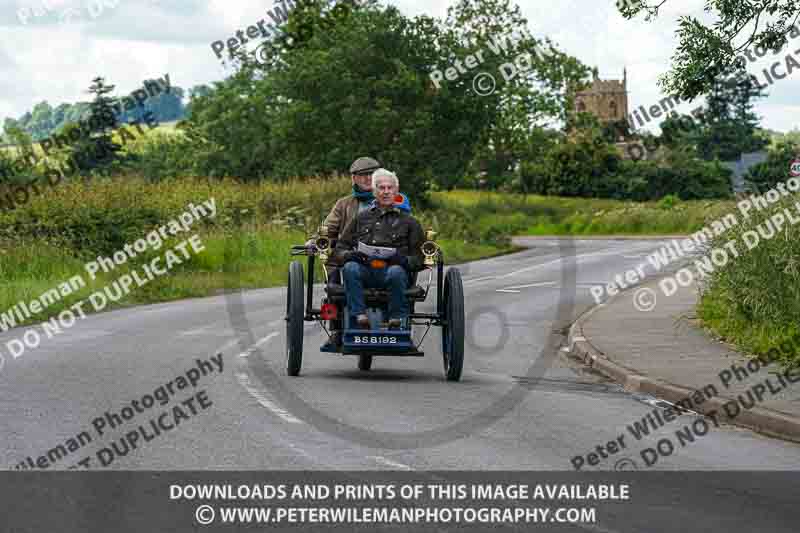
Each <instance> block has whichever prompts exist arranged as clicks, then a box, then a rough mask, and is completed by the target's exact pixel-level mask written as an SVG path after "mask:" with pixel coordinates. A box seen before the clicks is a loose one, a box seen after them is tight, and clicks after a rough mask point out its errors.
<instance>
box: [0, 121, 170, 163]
mask: <svg viewBox="0 0 800 533" xmlns="http://www.w3.org/2000/svg"><path fill="white" fill-rule="evenodd" d="M177 124H178V121H177V120H173V121H171V122H162V123H159V124H158V126H157V127H156V128H154V129H152V130H151V129H149V128H147V127H145V126H142V131H144V132H145V133H146V134H147V133H177V134H181V133H182V132H181V130H179V129H177V128H176V127H175V126H176V125H177ZM126 126H128V128H129V129H130V130H131V131H133V132H134V135H136V137H137V138H138V137H139V132H138V130H136V129H135V128H133V127H132V126H130V125H126ZM115 140H116V141H119V136H118V135H115ZM0 150H5V151H6V152H10V153H18V150H17V147H16V145H13V144H0ZM33 151H34V153H36V155H39V156H43V155H44V152H43V151H42V148H41V146H40V143H39V142H34V143H33Z"/></svg>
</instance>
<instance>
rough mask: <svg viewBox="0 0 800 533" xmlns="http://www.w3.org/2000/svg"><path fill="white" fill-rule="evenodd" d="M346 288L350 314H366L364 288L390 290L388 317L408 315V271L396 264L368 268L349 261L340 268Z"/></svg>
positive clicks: (404, 316)
mask: <svg viewBox="0 0 800 533" xmlns="http://www.w3.org/2000/svg"><path fill="white" fill-rule="evenodd" d="M342 277H343V278H344V284H345V288H346V297H347V308H348V309H349V310H350V313H351V315H352V316H357V315H360V314H366V310H367V306H366V305H365V303H364V288H365V287H366V288H373V289H384V288H387V287H388V288H389V289H390V290H391V297H390V298H389V318H406V317H408V300H407V299H406V295H405V291H406V289H407V288H408V273H406V271H405V269H404V268H403V267H401V266H398V265H393V266H390V267H388V268H369V267H365V266H364V265H362V264H360V263H356V262H355V261H349V262H348V263H346V264H345V265H344V268H343V269H342Z"/></svg>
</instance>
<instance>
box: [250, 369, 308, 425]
mask: <svg viewBox="0 0 800 533" xmlns="http://www.w3.org/2000/svg"><path fill="white" fill-rule="evenodd" d="M236 378H237V379H238V380H239V383H241V384H242V387H244V388H245V390H246V391H247V392H249V393H250V396H252V397H253V398H255V399H256V400H257V401H258V403H259V404H261V405H262V406H263V407H266V408H267V409H269V410H270V411H272V412H273V413H275V415H276V416H278V417H280V418H282V419H283V420H285V421H286V422H289V423H290V424H302V423H303V421H302V420H300V419H299V418H295V417H294V416H293V415H292V414H291V413H290V412H289V411H287V410H285V409H283V408H282V407H280V406H278V405H277V404H275V402H273V401H272V400H270V399H269V398H267V396H266V395H265V394H264V393H263V392H262V391H260V390H258V389H257V388H255V387H253V386H252V385H251V384H250V378H249V377H248V376H247V374H245V373H243V372H237V373H236Z"/></svg>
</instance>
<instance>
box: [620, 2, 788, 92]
mask: <svg viewBox="0 0 800 533" xmlns="http://www.w3.org/2000/svg"><path fill="white" fill-rule="evenodd" d="M667 1H668V0H658V1H657V3H655V4H651V3H650V2H647V1H643V0H619V1H618V2H617V7H618V8H619V10H620V12H621V13H622V15H623V16H624V17H625V18H628V19H631V18H633V17H636V16H638V15H640V14H644V15H645V20H647V21H651V20H654V19H655V18H657V17H658V12H659V9H660V8H661V7H662V6H663V5H664V4H665V3H666V2H667ZM673 3H674V2H673ZM705 4H706V7H705V11H706V12H709V13H711V18H713V19H714V22H713V23H712V24H711V25H706V24H705V23H703V22H701V21H700V20H698V19H697V18H695V17H689V16H682V17H680V18H679V27H678V30H677V37H678V41H679V44H678V49H677V51H676V53H675V55H674V56H673V59H672V69H671V70H670V72H668V73H667V74H665V75H664V76H662V78H661V80H660V81H661V86H662V89H663V91H664V93H665V94H676V95H678V96H680V98H681V99H682V100H692V99H694V98H696V97H697V96H699V95H701V94H703V93H707V92H709V91H710V90H711V89H712V87H713V86H714V84H715V83H716V81H717V79H718V78H720V77H722V76H724V75H725V73H726V72H730V71H731V70H732V69H734V68H735V67H736V66H737V65H738V63H739V62H740V60H739V59H738V55H739V53H741V52H742V51H744V50H745V49H747V48H763V49H769V50H772V51H773V52H777V51H778V50H779V49H780V48H782V47H783V46H784V45H785V44H786V43H787V38H786V35H787V34H788V33H789V32H790V31H791V32H798V31H800V30H798V29H797V27H796V26H793V25H794V24H796V23H797V21H798V16H800V0H756V1H751V0H707V1H706V3H705ZM793 36H796V35H793Z"/></svg>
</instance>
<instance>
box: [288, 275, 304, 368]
mask: <svg viewBox="0 0 800 533" xmlns="http://www.w3.org/2000/svg"><path fill="white" fill-rule="evenodd" d="M303 279H304V278H303V265H301V264H300V262H298V261H292V262H291V264H290V265H289V281H288V284H287V291H286V373H287V374H288V375H290V376H297V375H298V374H300V367H301V366H302V365H303V315H304V314H305V309H304V305H303V304H304V302H303V299H304V297H305V294H304V291H303V285H304V283H303Z"/></svg>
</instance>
